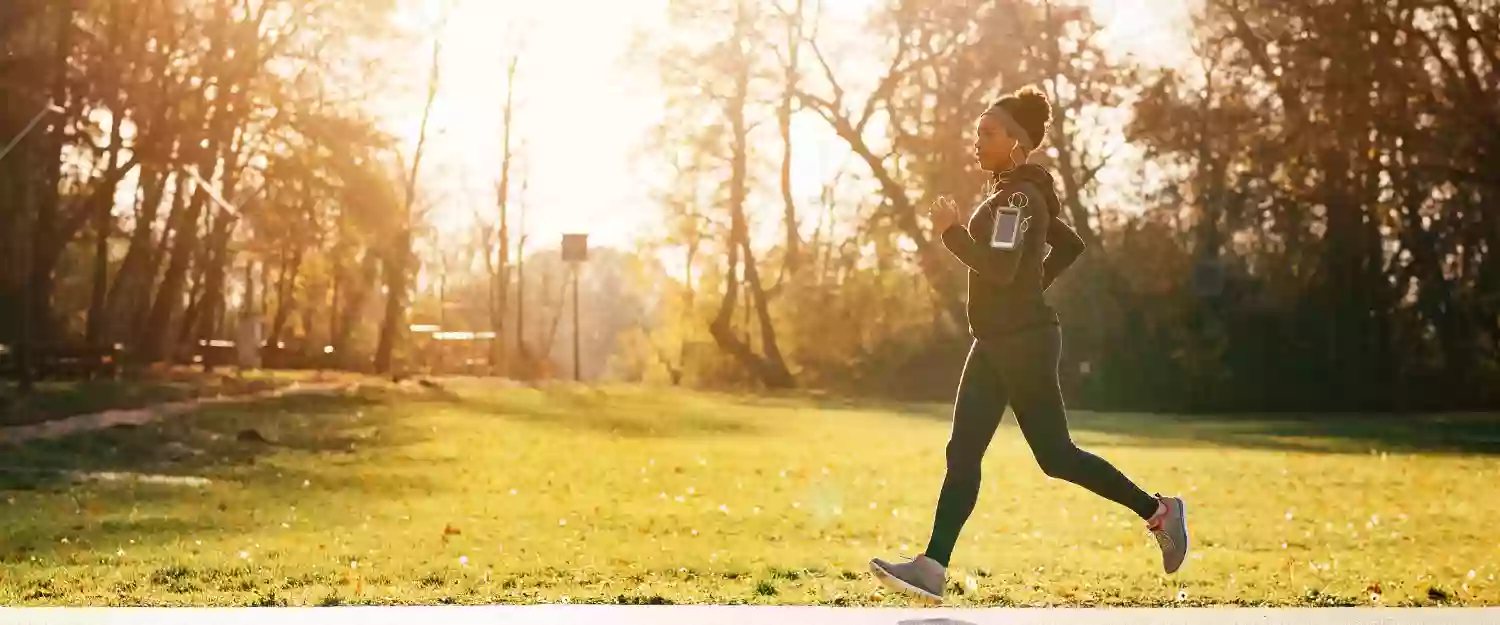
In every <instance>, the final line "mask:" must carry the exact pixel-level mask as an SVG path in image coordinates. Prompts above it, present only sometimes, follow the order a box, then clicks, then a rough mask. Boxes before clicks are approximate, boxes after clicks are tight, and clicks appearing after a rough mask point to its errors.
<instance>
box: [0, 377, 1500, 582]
mask: <svg viewBox="0 0 1500 625" xmlns="http://www.w3.org/2000/svg"><path fill="white" fill-rule="evenodd" d="M455 384H456V383H455ZM450 388H451V389H452V390H451V392H431V391H422V392H418V391H412V390H394V389H390V388H367V389H365V390H361V391H359V392H357V393H353V394H347V395H342V396H332V397H318V396H300V397H288V398H282V399H279V400H274V401H268V402H265V403H261V404H258V405H256V406H254V407H228V406H225V407H218V408H213V409H209V410H205V411H203V412H201V413H198V414H195V415H191V416H184V417H179V418H176V419H174V420H171V421H168V422H163V423H159V424H156V425H150V426H144V427H140V428H134V429H126V430H112V431H106V432H99V433H96V434H90V435H84V436H79V437H74V438H69V439H64V440H58V441H36V442H32V443H28V444H26V445H24V446H21V447H19V448H12V449H0V458H3V461H0V464H4V465H7V466H9V467H12V470H9V471H0V527H3V531H0V604H3V605H81V604H89V605H104V604H107V605H122V604H128V605H343V604H415V603H422V604H433V603H461V604H469V603H496V602H498V603H528V602H553V601H563V600H567V601H571V602H574V603H580V602H603V603H648V604H649V603H708V602H712V603H768V604H769V603H776V604H825V605H878V604H887V605H906V604H907V603H906V601H905V600H904V599H901V598H899V597H893V596H882V595H881V594H880V593H878V592H877V591H876V589H877V586H876V585H875V584H874V583H873V582H872V581H871V580H870V579H869V577H868V575H867V573H866V568H865V567H866V564H865V563H866V562H867V561H868V559H869V558H870V557H871V556H875V555H884V556H895V555H897V554H899V553H902V552H904V553H907V554H914V553H917V552H918V551H920V550H921V549H922V547H923V541H924V540H925V538H926V535H927V532H928V529H929V523H930V515H931V510H932V504H933V502H934V499H935V495H936V490H937V487H938V485H939V483H940V481H941V479H942V466H943V446H944V443H945V441H946V439H947V422H946V408H945V407H943V406H920V405H918V406H901V407H891V408H882V407H880V406H874V405H869V406H861V405H852V404H851V405H840V404H838V403H837V402H829V401H816V400H810V399H795V398H735V397H726V396H717V395H709V394H695V393H685V392H678V391H669V390H659V389H623V388H610V389H603V390H593V389H576V388H566V387H559V388H553V389H546V390H533V389H509V390H485V389H484V388H482V387H481V386H478V385H476V384H472V383H470V384H467V385H465V386H462V387H459V386H453V387H450ZM1074 420H1075V423H1076V425H1077V427H1076V430H1077V432H1076V438H1077V439H1078V440H1079V442H1080V443H1081V444H1083V445H1084V446H1085V447H1087V448H1089V449H1091V450H1093V451H1095V452H1097V453H1099V454H1101V455H1103V456H1104V457H1106V458H1108V459H1110V460H1112V461H1113V462H1115V463H1116V464H1117V465H1119V466H1120V467H1121V468H1122V469H1123V470H1125V471H1126V472H1127V473H1128V474H1130V475H1131V476H1133V477H1134V478H1136V479H1137V480H1138V481H1140V482H1141V483H1142V484H1143V485H1144V486H1145V487H1147V488H1148V489H1153V490H1161V491H1163V492H1172V493H1181V494H1182V495H1184V496H1185V497H1186V498H1187V500H1188V502H1189V506H1190V508H1189V511H1190V513H1191V519H1192V520H1193V529H1194V537H1195V541H1196V542H1195V547H1196V548H1195V551H1194V555H1193V558H1192V560H1190V561H1189V562H1188V564H1187V566H1186V567H1185V568H1184V570H1183V571H1182V572H1181V573H1179V575H1177V576H1175V577H1166V576H1163V575H1162V574H1161V572H1160V565H1159V556H1158V555H1157V553H1156V550H1155V546H1154V545H1153V544H1152V543H1151V542H1150V540H1149V538H1148V537H1147V536H1145V534H1144V533H1143V531H1142V528H1141V524H1140V522H1139V521H1138V520H1136V519H1134V518H1132V517H1131V515H1130V514H1129V513H1128V512H1126V511H1125V510H1123V509H1119V508H1117V507H1115V506H1114V505H1113V504H1110V503H1108V502H1105V501H1102V500H1099V499H1096V498H1094V497H1093V496H1092V495H1089V494H1088V493H1086V492H1085V491H1083V490H1082V489H1080V488H1078V487H1075V486H1072V485H1070V484H1066V483H1062V482H1057V481H1052V480H1048V479H1047V478H1045V477H1044V476H1043V475H1042V474H1041V473H1040V471H1038V470H1037V468H1036V466H1035V464H1034V462H1033V461H1032V459H1031V457H1030V454H1029V452H1028V451H1027V449H1026V448H1025V446H1024V443H1023V442H1022V441H1021V438H1020V436H1019V433H1018V432H1017V430H1016V429H1015V427H1014V424H1013V422H1012V421H1009V420H1007V422H1006V425H1005V426H1004V427H1002V429H1001V431H1000V433H999V435H998V437H997V439H996V440H995V442H994V444H993V445H992V447H991V453H990V456H989V457H988V458H987V460H986V464H985V471H986V473H985V481H984V487H983V488H984V491H983V493H982V495H981V497H980V502H979V508H978V509H977V510H976V512H975V515H974V517H973V519H972V520H971V522H970V524H969V527H968V530H967V532H966V534H965V535H964V537H963V539H962V540H961V542H960V545H959V549H958V553H957V555H956V558H955V562H954V565H955V568H954V570H953V571H952V574H951V579H952V585H953V590H954V591H955V593H956V594H952V595H951V598H952V600H953V601H954V602H955V603H958V604H960V605H1205V604H1213V605H1217V604H1237V605H1351V604H1368V603H1370V601H1371V593H1372V589H1376V588H1378V589H1379V591H1380V601H1381V602H1382V603H1383V604H1385V605H1433V604H1468V605H1500V582H1497V580H1496V575H1497V574H1500V536H1497V535H1496V534H1495V532H1494V531H1493V523H1494V519H1496V518H1500V501H1497V500H1496V499H1494V494H1495V484H1497V483H1500V455H1497V454H1496V450H1495V448H1494V447H1493V444H1492V443H1490V442H1487V441H1490V440H1493V437H1494V434H1495V432H1496V431H1497V427H1496V425H1495V424H1496V420H1495V419H1493V418H1489V417H1481V416H1472V417H1462V418H1460V417H1453V418H1451V420H1450V421H1449V422H1448V423H1447V424H1446V425H1445V424H1442V423H1440V422H1438V421H1435V420H1430V419H1429V420H1421V421H1414V420H1411V419H1407V420H1396V419H1390V418H1382V419H1375V418H1367V419H1354V418H1349V417H1339V418H1333V419H1332V420H1328V421H1324V422H1318V423H1311V422H1307V421H1297V420H1283V421H1268V420H1265V419H1249V418H1235V419H1221V420H1213V421H1206V420H1187V419H1181V418H1169V417H1161V416H1152V415H1126V414H1091V413H1084V412H1079V413H1076V414H1075V416H1074ZM247 428H254V429H256V430H257V431H258V432H259V433H261V434H262V435H264V436H265V437H266V438H268V439H270V440H271V444H259V443H251V442H241V441H239V440H237V436H236V435H237V434H238V433H240V432H241V431H242V430H245V429H247ZM1454 431H1458V432H1463V433H1465V434H1464V436H1462V437H1456V436H1452V435H1449V434H1443V433H1442V432H1454ZM15 467H24V468H26V470H24V471H20V470H15ZM889 467H899V468H900V469H901V470H899V471H898V470H893V469H891V468H889ZM45 469H67V470H71V471H105V470H109V471H132V472H138V473H145V474H170V475H190V476H202V477H206V478H209V479H211V480H212V483H211V484H209V485H207V486H189V485H171V484H155V483H145V482H131V481H92V482H77V481H72V480H66V479H64V478H63V477H62V474H61V473H52V472H48V471H46V470H45ZM1470 571H1472V574H1471V573H1470Z"/></svg>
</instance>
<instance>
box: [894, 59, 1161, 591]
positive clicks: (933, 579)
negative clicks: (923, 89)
mask: <svg viewBox="0 0 1500 625" xmlns="http://www.w3.org/2000/svg"><path fill="white" fill-rule="evenodd" d="M1051 117H1052V104H1051V102H1049V101H1048V100H1047V96H1046V95H1044V94H1043V93H1042V92H1041V91H1039V90H1037V89H1036V88H1035V87H1030V86H1028V87H1023V88H1022V89H1020V90H1018V91H1016V92H1014V93H1010V94H1007V95H1004V96H1002V97H1000V98H998V99H996V100H995V101H994V102H993V103H992V104H991V105H990V107H989V108H988V109H987V110H986V111H985V112H984V114H982V115H980V117H979V121H978V124H977V129H976V130H977V137H976V139H975V142H974V157H975V159H976V160H978V161H979V165H980V167H981V168H983V169H984V170H985V171H987V172H989V173H990V175H991V178H990V183H989V185H988V189H987V191H988V197H987V198H986V199H985V200H984V201H983V202H982V203H981V204H980V205H979V207H978V208H977V209H976V210H975V211H974V215H973V216H972V217H970V218H969V220H968V226H967V227H965V226H963V225H961V224H959V214H958V210H957V206H956V205H954V204H953V202H952V201H951V200H948V199H946V198H943V199H940V200H939V201H938V202H937V203H935V204H934V206H933V209H932V227H933V230H934V232H936V233H938V234H940V236H941V237H942V240H943V244H944V245H945V246H946V247H947V248H948V251H949V252H951V253H952V254H953V255H954V256H956V257H957V258H958V259H959V260H960V261H962V262H963V264H964V265H966V266H967V267H968V269H969V271H968V289H969V297H968V304H967V312H968V317H969V334H970V335H971V336H972V338H973V342H972V344H971V346H970V348H969V355H968V359H967V360H966V361H965V362H964V369H963V375H962V377H961V378H960V380H959V383H958V391H957V397H956V399H955V400H954V404H953V431H952V434H951V435H950V437H949V439H948V448H947V457H948V466H947V473H946V474H945V476H944V477H943V487H942V491H941V493H940V494H939V495H938V502H937V512H936V514H935V515H934V519H933V524H932V537H931V539H930V541H929V542H928V544H927V549H926V550H925V551H924V552H923V553H922V554H921V555H918V556H917V557H916V558H914V559H911V560H909V561H906V562H901V563H891V562H887V561H885V560H882V559H880V558H875V559H873V560H871V561H870V570H871V572H872V573H873V574H874V575H875V577H876V578H877V579H879V580H880V581H881V582H882V583H883V584H885V585H886V586H887V587H889V588H891V589H892V590H896V591H899V592H905V593H909V594H914V595H916V596H918V597H919V598H923V599H926V600H929V601H933V602H941V601H942V600H943V593H944V590H945V588H944V587H945V585H946V581H947V569H948V562H949V559H950V558H951V557H952V555H953V546H954V544H955V543H956V542H957V541H958V535H959V533H960V531H961V530H962V529H963V526H964V522H965V521H967V520H968V518H969V514H970V513H971V512H973V510H974V503H975V501H976V500H977V498H978V497H979V473H980V463H981V461H982V460H983V458H984V454H985V450H986V449H988V448H989V444H990V440H991V439H992V438H993V437H994V435H995V430H996V428H998V427H999V425H1000V419H1001V417H1002V416H1003V415H1004V412H1005V408H1006V406H1007V405H1009V406H1010V407H1011V408H1012V409H1014V412H1015V415H1016V422H1017V423H1018V424H1019V425H1020V427H1021V434H1022V435H1023V436H1024V437H1025V439H1026V443H1027V444H1028V445H1029V446H1030V447H1031V452H1032V455H1034V456H1035V457H1036V461H1037V464H1038V465H1040V467H1041V469H1042V472H1043V473H1045V474H1047V476H1049V477H1052V478H1056V479H1062V480H1067V481H1069V482H1072V483H1074V484H1077V485H1079V486H1082V487H1084V488H1087V489H1089V490H1090V491H1093V492H1094V493H1095V494H1097V495H1099V496H1101V497H1104V498H1105V499H1108V500H1110V501H1113V502H1115V503H1117V504H1120V505H1122V506H1125V507H1126V508H1129V509H1130V510H1131V511H1133V512H1135V513H1136V514H1137V515H1139V516H1140V517H1141V519H1143V520H1145V521H1146V528H1147V530H1148V531H1149V532H1150V533H1151V535H1152V536H1153V537H1155V539H1156V542H1157V544H1158V545H1160V547H1161V555H1162V568H1163V569H1164V570H1165V571H1166V572H1167V573H1168V574H1171V573H1175V572H1176V571H1177V569H1178V568H1179V567H1181V566H1182V562H1183V559H1184V558H1185V557H1186V556H1187V550H1188V531H1187V518H1186V514H1185V510H1184V507H1183V502H1182V500H1181V499H1179V498H1176V497H1162V496H1160V495H1155V496H1153V495H1148V494H1146V492H1145V491H1143V490H1141V489H1140V487H1138V486H1136V485H1135V483H1133V482H1131V481H1130V479H1129V478H1127V477H1125V475H1123V474H1121V473H1120V471H1119V470H1118V469H1116V468H1115V467H1114V466H1112V465H1111V464H1110V463H1109V462H1107V461H1105V460H1104V459H1102V458H1100V457H1098V456H1095V455H1093V454H1091V453H1089V452H1086V451H1084V450H1082V449H1079V448H1078V446H1077V445H1075V444H1074V443H1073V440H1072V437H1071V436H1070V435H1069V434H1068V421H1067V414H1066V411H1065V409H1064V407H1063V398H1062V389H1061V387H1060V385H1059V384H1058V373H1057V368H1058V364H1059V358H1060V355H1061V351H1062V333H1061V329H1060V327H1059V325H1060V324H1059V321H1058V318H1057V314H1056V312H1054V311H1053V309H1052V308H1051V307H1050V306H1049V305H1048V304H1047V302H1046V300H1045V298H1044V297H1043V296H1042V293H1043V291H1045V290H1046V289H1047V287H1049V286H1051V284H1052V282H1053V281H1054V280H1056V279H1057V276H1058V275H1059V274H1061V273H1062V272H1063V270H1064V269H1066V268H1067V267H1068V266H1069V265H1071V264H1072V263H1073V261H1074V260H1075V259H1077V258H1078V256H1079V255H1080V254H1082V253H1083V248H1084V244H1083V240H1082V239H1080V238H1079V237H1078V234H1077V233H1076V232H1074V231H1073V229H1072V228H1069V227H1068V226H1067V224H1065V223H1063V222H1062V221H1061V220H1060V219H1059V218H1058V215H1059V210H1060V206H1059V202H1058V198H1057V194H1056V192H1055V190H1054V188H1055V187H1054V184H1053V180H1052V176H1051V174H1049V173H1048V172H1047V170H1046V169H1045V168H1043V167H1041V166H1039V165H1034V164H1028V163H1027V162H1026V161H1027V158H1029V157H1030V155H1031V153H1032V152H1033V151H1035V150H1036V149H1037V147H1038V146H1039V144H1040V142H1041V140H1042V139H1043V138H1045V137H1046V136H1047V130H1048V127H1049V126H1050V124H1051ZM1049 245H1050V247H1051V250H1050V253H1049V251H1048V249H1047V247H1048V246H1049Z"/></svg>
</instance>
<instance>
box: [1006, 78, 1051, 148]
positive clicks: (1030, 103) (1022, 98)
mask: <svg viewBox="0 0 1500 625" xmlns="http://www.w3.org/2000/svg"><path fill="white" fill-rule="evenodd" d="M1015 96H1016V108H1017V109H1018V110H1017V111H1016V112H1017V113H1019V114H1020V116H1021V117H1024V118H1026V119H1027V121H1030V122H1032V123H1039V125H1041V126H1042V128H1043V129H1044V130H1043V132H1044V133H1045V129H1046V128H1047V127H1048V126H1050V125H1051V124H1052V102H1051V101H1050V100H1048V99H1047V94H1046V93H1043V92H1042V90H1041V89H1038V88H1036V86H1035V85H1026V86H1025V87H1021V88H1020V89H1017V90H1016V93H1015ZM1037 139H1038V141H1040V139H1041V137H1037Z"/></svg>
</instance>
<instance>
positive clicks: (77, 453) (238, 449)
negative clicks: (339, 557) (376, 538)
mask: <svg viewBox="0 0 1500 625" xmlns="http://www.w3.org/2000/svg"><path fill="white" fill-rule="evenodd" d="M395 401H396V398H395V397H394V396H392V395H387V394H383V393H380V392H377V391H370V390H365V391H361V392H360V393H357V394H336V395H335V394H327V395H324V394H319V395H288V396H283V397H279V398H275V399H267V400H264V401H259V402H255V403H252V404H246V405H238V406H228V405H226V406H209V407H204V408H202V409H200V410H198V411H196V412H194V413H192V414H188V415H181V416H177V417H168V418H165V419H162V420H159V421H156V422H154V423H149V424H146V425H141V426H117V427H112V428H107V429H104V430H99V431H94V432H84V433H79V434H75V435H72V436H67V437H63V438H58V439H52V440H34V441H29V442H26V443H19V444H12V445H9V446H0V450H3V451H0V491H4V490H34V489H47V488H54V487H58V486H63V485H65V484H67V483H69V482H71V481H73V480H75V479H77V476H78V475H96V474H101V473H110V474H125V475H166V476H205V477H209V478H214V477H217V476H226V475H235V476H236V477H237V478H248V479H251V480H253V479H254V474H253V471H252V472H251V473H248V474H247V473H246V471H247V470H252V469H253V468H254V467H255V465H256V464H257V462H259V461H260V460H261V459H263V458H265V457H267V456H269V455H272V454H292V455H325V454H326V455H330V456H333V457H336V456H338V455H340V454H353V453H355V452H356V451H358V450H362V449H366V450H367V449H372V448H381V447H395V446H401V445H407V444H411V443H414V442H418V441H420V440H422V439H423V437H424V435H423V433H422V432H421V431H419V430H416V429H414V428H404V427H402V423H401V422H400V421H399V419H398V417H399V416H400V413H401V412H402V411H401V410H395V409H393V408H394V406H393V404H394V402H395ZM402 408H403V410H409V409H410V408H411V403H410V402H402ZM287 470H288V469H286V468H281V469H278V472H280V473H282V475H281V478H282V479H290V478H289V477H288V476H287V475H286V472H287ZM313 477H316V478H317V479H319V480H323V481H326V480H327V479H329V478H330V477H332V476H329V475H326V474H322V475H317V476H308V477H307V478H306V479H312V478H313ZM0 514H3V512H0Z"/></svg>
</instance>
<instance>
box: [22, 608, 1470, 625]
mask: <svg viewBox="0 0 1500 625" xmlns="http://www.w3.org/2000/svg"><path fill="white" fill-rule="evenodd" d="M422 622H430V623H440V624H442V625H469V624H473V625H481V624H482V625H544V624H545V625H613V624H620V625H1002V624H1003V625H1042V624H1047V625H1106V624H1107V625H1196V624H1199V623H1207V624H1210V625H1252V624H1253V625H1406V624H1412V625H1436V624H1443V625H1448V624H1452V625H1496V624H1500V609H1497V608H1484V609H1479V608H1474V609H1470V608H1423V609H1395V608H1386V609H1381V608H1311V609H1255V608H1223V609H1215V608H1183V609H1144V608H1141V609H1117V610H1104V609H1097V610H1096V609H945V608H935V609H897V608H821V607H794V606H787V607H764V606H584V605H577V606H573V605H562V606H560V605H542V606H484V607H410V608H406V607H401V608H380V607H374V608H370V607H351V608H259V609H256V608H251V609H179V610H169V609H146V608H142V609H104V608H92V609H90V608H86V609H0V624H4V625H189V624H191V625H199V624H201V623H212V624H213V625H251V624H255V625H261V624H264V623H276V624H277V625H339V624H342V623H357V624H359V625H386V624H389V625H398V624H399V625H408V624H411V623H422Z"/></svg>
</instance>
